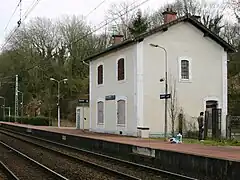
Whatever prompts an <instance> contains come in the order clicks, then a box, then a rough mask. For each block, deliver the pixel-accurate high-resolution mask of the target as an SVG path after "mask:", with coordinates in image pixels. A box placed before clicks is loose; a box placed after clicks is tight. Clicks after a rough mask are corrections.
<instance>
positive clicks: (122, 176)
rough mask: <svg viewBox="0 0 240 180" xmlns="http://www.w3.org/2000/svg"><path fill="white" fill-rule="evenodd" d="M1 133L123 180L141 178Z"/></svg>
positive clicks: (137, 179)
mask: <svg viewBox="0 0 240 180" xmlns="http://www.w3.org/2000/svg"><path fill="white" fill-rule="evenodd" d="M1 133H3V134H5V135H7V136H10V137H12V138H15V139H18V140H20V141H23V142H25V143H28V144H31V145H34V146H37V147H40V148H41V149H45V150H47V151H51V152H53V153H57V154H59V155H61V156H62V157H65V158H68V159H71V160H73V161H76V162H78V163H81V164H84V165H85V166H88V167H89V168H93V169H97V170H99V171H101V172H104V173H106V174H110V175H113V176H114V177H117V178H120V179H123V180H141V179H140V178H137V177H134V176H131V175H128V174H125V173H123V172H119V171H116V170H114V169H111V168H108V167H105V166H102V165H99V164H96V163H93V162H89V161H86V160H83V159H81V158H78V157H74V156H72V155H69V154H65V153H62V152H59V151H57V150H53V149H51V148H48V147H45V146H43V145H40V144H37V143H34V142H31V141H28V140H25V139H22V138H19V137H16V136H14V135H10V134H8V133H6V132H3V131H1ZM15 134H18V133H15Z"/></svg>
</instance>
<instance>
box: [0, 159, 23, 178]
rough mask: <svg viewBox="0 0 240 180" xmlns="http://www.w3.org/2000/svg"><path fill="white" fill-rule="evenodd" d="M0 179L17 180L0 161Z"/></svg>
mask: <svg viewBox="0 0 240 180" xmlns="http://www.w3.org/2000/svg"><path fill="white" fill-rule="evenodd" d="M0 179H1V180H19V179H18V177H17V176H16V175H15V174H14V173H13V172H12V171H11V170H10V169H9V168H8V167H7V166H6V165H5V164H4V163H3V162H2V161H0Z"/></svg>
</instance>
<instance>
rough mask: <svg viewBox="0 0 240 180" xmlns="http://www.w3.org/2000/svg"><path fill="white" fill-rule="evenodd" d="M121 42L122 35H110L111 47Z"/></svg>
mask: <svg viewBox="0 0 240 180" xmlns="http://www.w3.org/2000/svg"><path fill="white" fill-rule="evenodd" d="M121 42H123V35H120V34H114V35H112V45H116V44H120V43H121Z"/></svg>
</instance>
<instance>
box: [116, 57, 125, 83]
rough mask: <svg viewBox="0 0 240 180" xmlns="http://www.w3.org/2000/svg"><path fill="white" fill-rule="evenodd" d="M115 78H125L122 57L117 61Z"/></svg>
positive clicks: (119, 79)
mask: <svg viewBox="0 0 240 180" xmlns="http://www.w3.org/2000/svg"><path fill="white" fill-rule="evenodd" d="M117 67H118V68H117V71H118V72H117V76H118V77H117V79H118V81H121V80H124V79H125V69H124V58H121V59H119V60H118V62H117Z"/></svg>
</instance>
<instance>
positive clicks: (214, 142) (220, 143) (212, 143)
mask: <svg viewBox="0 0 240 180" xmlns="http://www.w3.org/2000/svg"><path fill="white" fill-rule="evenodd" d="M151 139H159V140H161V141H164V138H151ZM183 143H184V144H202V145H207V146H240V141H238V140H226V139H221V140H211V139H206V140H204V141H199V140H198V139H191V138H184V137H183Z"/></svg>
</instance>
